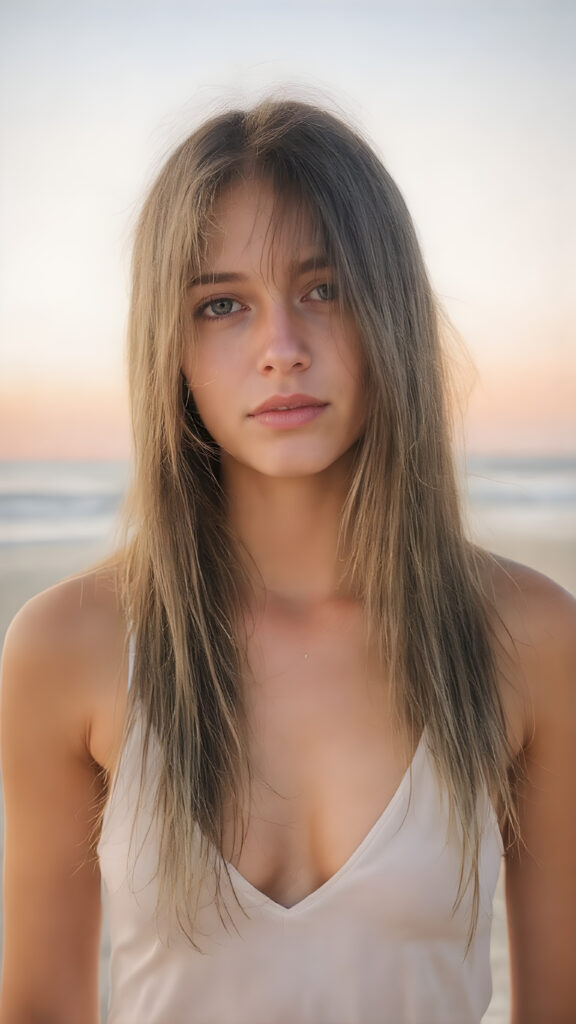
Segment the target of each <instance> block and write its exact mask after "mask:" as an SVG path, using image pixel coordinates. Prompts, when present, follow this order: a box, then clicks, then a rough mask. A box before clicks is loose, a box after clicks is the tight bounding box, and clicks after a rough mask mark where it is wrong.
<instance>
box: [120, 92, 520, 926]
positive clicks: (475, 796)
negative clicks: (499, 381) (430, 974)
mask: <svg viewBox="0 0 576 1024" xmlns="http://www.w3.org/2000/svg"><path fill="white" fill-rule="evenodd" d="M242 180H244V181H245V180H251V181H261V182H265V183H266V184H267V185H269V186H271V187H272V190H273V194H274V195H275V197H276V198H277V203H278V211H279V213H278V216H279V218H281V217H282V216H285V214H286V210H288V211H290V210H292V211H293V212H300V214H302V211H305V216H306V217H307V218H309V219H310V220H311V222H312V224H313V226H314V228H315V229H316V231H317V232H318V234H319V236H320V238H321V239H322V243H323V246H324V248H325V250H326V253H327V255H328V258H329V260H330V262H331V263H332V265H333V266H334V268H335V272H336V278H337V288H338V295H339V296H340V301H341V302H342V304H343V306H345V307H346V310H347V312H348V313H349V314H351V315H352V317H353V320H354V321H355V324H356V326H357V329H358V333H359V336H360V339H361V344H362V347H363V351H364V358H365V365H366V399H367V408H368V415H367V420H366V427H365V431H364V433H363V436H362V437H361V439H360V440H359V441H358V442H357V444H356V447H355V453H354V466H353V471H352V479H351V484H350V489H349V493H348V497H347V500H346V503H345V507H344V509H343V518H342V530H341V546H342V551H343V552H346V558H347V572H348V576H349V579H350V580H351V581H352V583H353V586H354V591H355V593H356V594H357V595H358V599H359V600H360V601H361V603H362V605H363V608H364V611H365V617H366V622H367V625H368V628H369V631H370V635H371V636H372V638H373V639H374V640H375V642H376V643H377V644H378V649H379V652H380V655H381V660H382V664H383V665H385V666H386V675H387V677H388V678H389V679H390V682H391V685H392V688H393V695H394V706H395V709H396V713H397V716H398V723H399V725H400V726H402V728H404V729H405V730H406V733H407V735H409V736H410V737H411V739H412V741H415V740H416V738H417V737H418V735H419V734H420V733H421V732H422V730H423V729H426V735H427V742H428V744H429V747H430V749H431V752H432V755H433V757H434V760H435V763H436V766H437V770H438V773H439V776H440V778H441V780H442V782H443V785H444V787H445V790H446V793H447V796H448V801H449V807H450V814H451V819H452V820H453V821H454V822H456V823H457V825H458V826H459V835H460V837H461V851H462V860H461V875H460V885H459V890H458V898H457V903H456V905H457V904H458V902H459V901H460V900H461V899H462V895H463V893H464V890H465V888H466V887H467V886H468V884H470V883H471V884H472V885H473V893H474V898H473V902H472V913H471V922H470V936H471V935H472V934H473V929H474V926H475V922H476V920H477V914H478V895H479V890H478V885H479V883H478V861H479V844H480V830H481V825H480V822H479V806H480V801H481V799H482V796H483V794H485V793H486V792H488V794H489V795H490V797H491V799H492V800H494V801H495V802H496V803H498V805H499V806H500V808H502V812H503V815H504V816H506V817H507V818H508V819H509V820H510V821H511V822H512V823H514V822H515V812H514V801H513V795H512V788H511V784H510V780H509V764H510V749H509V745H508V741H507V736H506V725H505V719H504V714H503V708H502V703H501V699H500V694H499V687H498V682H497V667H496V654H495V642H494V635H493V630H492V625H491V614H492V612H491V607H490V601H489V600H488V598H487V597H486V596H485V586H484V583H483V579H484V578H485V576H486V571H485V570H486V559H487V558H488V556H486V555H485V554H483V553H482V552H479V551H478V550H477V549H476V548H475V547H474V546H473V545H472V544H471V543H470V542H469V541H468V540H467V539H466V536H465V532H464V529H463V526H462V516H461V511H460V507H459V497H458V489H457V484H456V477H455V471H454V466H453V455H452V450H451V449H452V446H451V439H450V426H449V415H448V409H447V394H448V381H447V375H446V370H445V362H444V358H443V353H442V346H441V343H440V338H439V316H438V310H437V307H436V303H435V300H434V297H433V294H432V290H431V287H430V284H429V281H428V278H427V274H426V270H425V267H424V263H423V259H422V256H421V253H420V249H419V246H418V243H417V239H416V235H415V231H414V228H413V225H412V222H411V218H410V215H409V213H408V211H407V208H406V205H405V203H404V200H403V199H402V196H401V194H400V192H399V190H398V188H397V187H396V185H395V184H394V182H393V180H392V179H391V177H390V175H389V174H388V173H387V171H386V170H385V168H384V167H383V165H382V163H381V161H380V160H379V158H378V157H377V156H376V154H375V153H374V151H373V150H372V148H371V147H370V146H369V145H368V144H367V143H366V142H365V141H364V139H363V138H362V137H361V136H360V134H359V133H358V132H357V131H356V130H354V129H353V128H351V127H349V126H348V125H346V124H345V123H343V121H342V120H340V119H339V118H336V117H335V116H333V115H332V114H331V113H328V112H326V111H325V110H322V109H319V108H317V107H315V106H312V105H309V104H305V103H300V102H295V101H272V100H270V101H266V102H263V103H260V104H259V105H258V106H257V107H255V108H254V109H251V110H248V111H239V110H234V111H231V112H227V113H224V114H221V115H219V116H217V117H214V118H213V119H211V120H209V121H208V122H206V123H205V124H203V125H202V126H201V127H200V128H199V129H198V130H197V131H196V132H195V133H194V134H193V135H191V136H190V137H189V138H188V139H186V141H185V142H183V143H182V144H181V145H180V146H179V147H178V148H177V149H176V151H175V152H174V153H173V154H172V156H171V157H170V158H169V159H168V161H167V163H166V164H165V166H164V168H163V169H162V171H161V173H160V175H159V177H158V178H157V180H156V182H155V184H154V185H153V187H152V189H151V191H150V193H149V195H148V198H147V200H146V202H145V204H144V207H143V210H142V213H141V216H140V220H139V223H138V227H137V231H136V237H135V245H134V256H133V285H132V304H131V313H130V321H129V374H130V388H131V396H132V414H133V433H134V459H135V472H134V481H135V482H134V486H133V489H132V493H131V495H130V497H129V501H128V503H127V509H126V523H127V528H128V531H129V532H128V537H129V541H128V545H127V548H126V552H125V557H124V560H123V563H122V565H123V580H124V593H125V600H126V608H127V617H128V620H129V622H130V627H131V631H132V634H133V638H134V642H135V650H136V656H135V663H134V670H133V684H132V688H131V696H130V701H131V704H130V714H129V717H128V726H127V731H128V732H129V730H130V729H131V728H132V727H133V725H134V721H135V719H136V716H137V715H138V716H139V718H140V720H141V721H142V722H143V726H144V749H143V761H142V764H143V766H144V765H145V764H146V762H147V757H148V754H149V750H150V746H151V744H153V745H154V749H155V750H156V752H157V754H158V757H157V773H156V779H155V791H154V793H155V796H154V799H155V804H154V807H155V820H156V822H157V826H158V835H159V852H158V858H159V859H158V878H159V883H160V887H159V900H160V901H161V902H163V903H165V904H170V905H171V906H172V908H173V909H174V911H175V913H176V915H177V918H178V921H179V923H180V926H181V927H182V928H183V930H184V931H185V932H186V934H187V935H188V937H189V938H190V940H191V941H192V942H193V943H194V941H195V939H194V918H195V901H194V899H193V898H192V896H191V894H193V893H194V892H196V893H197V892H198V891H199V884H200V882H201V880H202V878H203V877H204V875H205V872H206V871H208V870H210V869H212V868H213V869H216V871H217V873H218V870H219V869H220V868H221V867H222V865H223V864H224V866H225V862H224V859H223V857H218V856H216V857H215V856H214V855H215V854H216V855H218V854H221V853H222V845H223V829H224V821H225V811H226V809H228V811H229V810H230V808H232V810H233V812H234V814H233V821H234V838H235V839H236V836H237V834H238V833H242V829H243V825H245V811H246V794H247V793H248V792H249V787H250V765H249V764H248V760H247V754H246V751H247V743H246V730H247V722H246V713H245V708H244V703H243V699H242V686H241V685H240V681H241V679H242V677H243V673H245V671H246V670H247V666H246V664H245V658H246V656H245V643H244V638H243V636H242V632H241V630H240V628H239V622H240V621H241V614H240V612H241V608H242V601H243V595H244V593H245V587H246V585H247V581H246V580H245V579H244V576H243V571H242V566H241V562H240V560H239V558H238V556H237V551H236V547H235V544H234V538H233V537H232V536H231V534H230V531H229V528H228V523H227V519H226V508H225V495H224V494H223V491H222V487H221V483H220V473H219V455H218V449H217V446H216V445H215V444H214V442H213V441H212V439H211V437H210V436H209V434H208V433H207V431H206V430H205V428H204V426H203V424H202V421H201V420H200V418H199V416H198V414H197V412H196V409H195V407H194V403H193V399H192V397H191V395H190V394H189V393H188V390H187V388H186V386H185V383H184V381H183V378H182V372H181V365H182V358H183V352H184V344H185V334H186V322H185V312H184V308H185V299H186V295H187V291H188V289H189V286H190V282H191V280H192V279H193V278H194V277H196V276H197V275H198V274H200V273H201V272H202V270H203V268H204V266H205V260H206V255H207V251H208V250H207V246H208V240H209V236H210V228H211V225H212V224H213V221H214V215H215V205H216V203H217V202H218V199H219V197H221V196H222V195H223V193H224V192H225V191H226V190H227V189H229V188H230V187H232V186H233V185H234V184H235V183H237V182H239V181H242ZM188 334H189V332H188ZM142 779H143V780H144V774H143V775H142ZM241 841H242V835H240V842H241ZM216 901H217V904H218V907H219V910H220V913H221V916H222V914H223V912H224V911H223V903H222V900H221V890H220V876H219V875H218V874H217V887H216Z"/></svg>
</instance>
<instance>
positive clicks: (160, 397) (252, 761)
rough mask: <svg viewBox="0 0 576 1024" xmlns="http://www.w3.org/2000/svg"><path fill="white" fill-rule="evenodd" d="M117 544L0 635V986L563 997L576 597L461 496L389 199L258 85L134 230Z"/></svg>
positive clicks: (312, 1004) (89, 1017)
mask: <svg viewBox="0 0 576 1024" xmlns="http://www.w3.org/2000/svg"><path fill="white" fill-rule="evenodd" d="M129 335H130V342H129V343H130V378H131V389H132V401H133V422H134V438H135V454H134V458H135V482H134V487H133V490H132V494H131V497H130V501H129V505H128V511H127V522H128V526H129V529H128V533H127V540H126V545H125V547H124V548H123V549H122V551H121V552H120V553H119V554H118V555H117V557H116V558H115V559H114V560H113V561H112V562H111V563H109V564H108V565H106V566H104V567H99V568H97V569H95V570H93V571H91V572H88V573H86V574H84V575H82V576H80V577H78V578H75V579H72V580H69V581H67V582H64V583H62V584H61V585H59V586H57V587H55V588H53V589H51V590H50V591H48V592H46V593H45V594H43V595H40V596H39V597H38V598H36V599H34V600H33V601H31V602H29V604H28V605H26V606H25V608H24V609H23V610H22V612H21V613H20V614H19V616H17V618H16V620H15V622H14V623H13V625H12V627H11V631H10V634H9V638H8V640H7V643H6V649H5V658H4V681H3V695H2V748H3V771H4V786H5V794H6V822H7V826H6V862H5V882H6V928H5V960H4V975H3V990H2V1002H1V1009H0V1021H1V1022H2V1024H32V1022H42V1024H48V1022H58V1024H80V1022H81V1024H92V1022H95V1021H97V1019H98V1010H97V1003H98V997H97V991H98V984H97V974H98V943H99V932H100V871H101V872H102V876H103V879H104V882H105V885H106V888H107V891H108V898H109V904H110V921H111V937H112V972H111V1004H110V1012H109V1017H108V1020H109V1021H110V1024H274V1022H281V1024H300V1022H302V1024H304V1022H306V1024H353V1022H354V1024H381V1022H383V1021H386V1022H390V1024H403V1022H406V1024H468V1022H478V1021H480V1019H481V1017H482V1015H483V1013H484V1011H485V1010H486V1007H487V1005H488V1002H489V999H490V987H491V986H490V971H489V933H490V917H491V903H492V896H493V892H494V887H495V884H496V879H497V875H498V871H499V866H500V860H501V855H502V852H504V853H505V856H506V885H507V901H508V912H509V928H510V945H511V967H512V978H511V986H512V1004H513V1010H512V1019H513V1021H514V1024H568V1022H570V1021H574V1020H575V1019H576V980H575V979H576V972H575V971H574V969H573V963H572V958H573V954H574V949H576V915H575V913H574V908H575V907H576V870H575V868H576V864H575V861H576V849H575V848H576V834H575V833H576V824H575V808H576V771H575V767H576V765H575V761H576V713H575V700H574V671H575V667H576V641H575V630H574V625H575V623H576V614H575V609H574V602H573V601H572V599H571V598H570V597H569V595H567V594H566V593H565V592H564V591H562V590H561V589H560V588H558V587H557V586H555V585H554V584H553V583H551V582H550V581H549V580H547V579H545V578H543V577H541V576H539V575H538V574H536V573H534V572H532V571H530V570H528V569H525V568H522V567H520V566H517V565H512V564H504V563H502V562H501V561H500V560H496V559H494V558H492V557H490V556H489V555H488V554H487V553H485V552H482V551H479V550H478V549H476V548H475V547H474V546H473V545H472V544H471V543H469V541H468V540H466V537H465V534H464V532H463V528H462V522H461V517H460V511H459V507H458V498H457V491H456V486H455V480H454V472H453V467H452V461H451V454H450V448H449V438H448V427H447V411H446V383H445V371H444V367H443V361H442V355H441V349H440V343H439V331H438V316H437V310H436V308H435V304H434V299H433V296H432V293H431V290H430V286H429V283H428V281H427V277H426V273H425V270H424V266H423V262H422V258H421V255H420V253H419V249H418V245H417V242H416V239H415V235H414V231H413V228H412V225H411V221H410V218H409V215H408V213H407V211H406V208H405V206H404V203H403V200H402V198H401V196H400V195H399V192H398V190H397V188H396V187H395V185H394V183H393V182H392V181H391V179H390V177H389V176H388V174H387V173H386V171H385V170H384V168H383V167H382V165H381V163H380V162H379V160H378V158H377V157H376V156H375V154H374V153H373V152H372V150H371V149H370V148H369V147H368V146H367V144H366V143H365V142H364V141H363V140H362V139H361V138H360V137H359V136H358V134H357V133H356V132H355V131H353V130H352V129H350V128H349V127H347V126H345V125H344V124H342V123H341V122H340V121H339V120H337V119H335V118H334V117H333V116H332V115H330V114H328V113H326V112H324V111H321V110H319V109H316V108H314V107H312V106H308V105H305V104H300V103H293V102H267V103H264V104H261V105H259V106H258V107H257V108H256V109H254V110H252V111H249V112H247V113H245V112H232V113H227V114H224V115H222V116H219V117H217V118H215V119H213V120H211V121H209V122H208V123H206V124H204V125H203V126H202V127H201V128H200V129H199V130H198V131H197V132H195V134H194V135H192V136H191V137H190V138H189V139H188V140H187V141H186V142H184V143H183V145H181V146H180V147H179V149H178V150H177V151H176V152H175V153H174V154H173V155H172V157H171V158H170V159H169V160H168V162H167V164H166V166H165V167H164V169H163V170H162V172H161V174H160V176H159V178H158V180H157V181H156V184H155V185H154V187H153V189H152V191H151V193H150V195H149V197H148V199H147V202H146V204H145V206H144V209H143V212H142V215H141V218H140V222H139V226H138V229H137V235H136V241H135V250H134V280H133V295H132V308H131V321H130V330H129Z"/></svg>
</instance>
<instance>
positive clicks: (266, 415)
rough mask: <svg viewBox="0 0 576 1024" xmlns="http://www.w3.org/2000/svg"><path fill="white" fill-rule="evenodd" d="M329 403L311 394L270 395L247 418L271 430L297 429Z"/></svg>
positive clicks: (317, 415)
mask: <svg viewBox="0 0 576 1024" xmlns="http://www.w3.org/2000/svg"><path fill="white" fill-rule="evenodd" d="M329 404H330V403H329V402H322V401H321V400H320V399H319V398H314V397H313V395H272V397H271V398H267V399H266V401H265V402H262V404H261V405H259V406H258V407H257V408H256V409H254V410H253V411H252V412H251V413H249V414H248V418H249V419H252V420H255V422H256V423H259V424H260V425H261V426H262V427H266V428H271V429H273V430H297V429H298V427H304V426H306V425H307V424H309V423H312V422H313V421H314V420H316V419H317V418H318V417H319V416H321V415H322V413H323V412H324V410H325V409H326V408H328V405H329Z"/></svg>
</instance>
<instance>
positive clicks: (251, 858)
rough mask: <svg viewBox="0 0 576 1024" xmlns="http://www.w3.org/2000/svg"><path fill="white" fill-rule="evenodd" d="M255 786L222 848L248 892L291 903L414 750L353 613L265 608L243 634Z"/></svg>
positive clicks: (323, 873)
mask: <svg viewBox="0 0 576 1024" xmlns="http://www.w3.org/2000/svg"><path fill="white" fill-rule="evenodd" d="M248 656H249V657H248V660H249V665H250V671H249V672H248V673H247V676H246V679H245V681H244V683H245V699H246V707H247V715H248V744H249V759H250V765H251V769H252V784H251V791H250V794H249V800H248V802H247V814H246V820H245V826H246V834H245V839H244V843H243V845H242V848H241V849H240V850H239V849H238V844H236V847H234V841H233V830H232V827H231V824H230V823H229V822H228V823H227V825H226V827H225V830H224V847H223V854H224V857H225V859H226V860H228V861H229V862H230V863H232V864H233V866H234V867H235V868H236V869H237V871H238V872H239V873H240V874H241V875H242V876H243V878H244V879H246V880H247V881H248V882H249V883H250V884H251V885H252V886H253V887H254V888H255V889H258V890H259V891H260V892H263V893H265V894H266V895H267V896H268V897H269V898H270V899H272V900H274V901H275V902H277V903H279V904H281V905H283V906H293V905H294V904H296V903H297V902H299V901H300V900H302V899H303V898H305V897H306V896H308V895H309V894H310V893H312V892H314V891H315V890H317V889H318V888H320V887H321V886H322V885H323V884H324V883H325V882H326V881H327V880H328V879H329V878H331V877H332V876H333V875H334V874H336V872H337V871H339V869H340V868H341V867H342V866H343V865H344V864H345V863H346V862H347V861H348V859H349V858H350V857H351V856H352V854H353V853H354V852H355V850H356V849H357V848H358V846H359V845H360V844H361V842H362V841H363V839H364V838H365V836H366V835H367V834H368V832H369V831H370V829H371V828H372V827H373V825H374V824H375V822H376V821H377V820H378V818H379V817H380V816H381V815H382V812H383V811H384V810H385V808H386V807H387V805H388V804H389V803H390V800H391V799H392V797H393V796H394V793H395V792H396V790H397V788H398V786H399V784H400V782H401V779H402V777H403V775H404V773H405V771H406V768H407V765H408V762H409V760H410V756H411V752H410V751H409V750H408V749H407V747H406V744H403V743H402V742H401V738H400V736H399V734H398V729H397V727H396V725H395V721H394V717H393V714H392V711H391V700H390V692H389V686H388V680H387V677H386V673H385V671H384V670H383V668H382V666H381V665H379V664H378V660H377V658H376V657H375V656H374V652H373V651H372V650H371V649H370V646H369V645H368V644H367V642H366V637H365V635H364V630H363V626H362V622H361V621H360V619H359V617H358V615H356V614H354V613H353V612H351V611H350V610H347V611H346V612H345V613H343V612H342V611H341V610H340V609H339V610H338V611H337V612H334V611H332V612H325V613H324V614H323V615H321V616H319V617H316V618H314V617H310V616H303V617H298V616H288V615H286V614H282V615H280V614H271V613H268V614H266V615H264V616H262V617H261V618H260V619H259V620H258V622H257V623H256V624H255V626H254V627H253V629H252V631H251V633H250V634H249V640H248Z"/></svg>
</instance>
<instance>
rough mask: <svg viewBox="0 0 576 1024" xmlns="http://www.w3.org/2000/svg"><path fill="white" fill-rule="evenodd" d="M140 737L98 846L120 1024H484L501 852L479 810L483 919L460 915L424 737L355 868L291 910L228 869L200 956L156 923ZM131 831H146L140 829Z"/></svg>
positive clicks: (441, 805)
mask: <svg viewBox="0 0 576 1024" xmlns="http://www.w3.org/2000/svg"><path fill="white" fill-rule="evenodd" d="M140 744H141V734H140V731H139V729H138V728H136V729H134V731H133V732H132V734H131V736H130V739H129V741H128V743H127V745H126V747H125V749H124V753H123V756H122V758H121V760H120V764H119V768H118V772H117V776H116V782H115V785H114V787H113V790H112V795H111V799H110V801H109V803H108V805H107V807H106V810H105V813H104V820H103V828H102V834H101V839H100V843H99V847H98V852H99V858H100V865H101V871H102V877H103V880H104V883H105V887H106V890H107V897H108V907H109V921H110V938H111V961H110V971H111V977H110V1005H109V1013H108V1018H107V1021H108V1024H478V1022H479V1021H480V1020H481V1018H482V1015H483V1014H484V1013H485V1011H486V1009H487V1008H488V1004H489V1002H490V997H491V990H492V986H491V977H490V925H491V918H492V899H493V895H494V890H495V887H496V881H497V877H498V871H499V867H500V858H501V855H502V841H501V838H500V832H499V829H498V825H497V821H496V817H495V814H494V811H493V809H492V807H491V805H490V803H489V801H488V799H486V800H485V801H483V806H482V808H481V811H480V813H481V816H482V826H483V828H482V843H481V853H480V879H479V880H480V911H479V919H478V927H477V930H476V933H475V936H474V939H473V942H472V945H471V947H470V949H469V950H468V953H467V954H466V942H467V937H468V926H469V915H470V908H471V902H472V887H471V886H470V887H469V888H468V889H467V890H466V893H465V896H464V899H463V900H462V902H461V903H460V905H459V907H458V909H457V910H456V911H455V912H454V909H453V907H454V902H455V899H456V894H457V890H458V879H459V874H460V848H459V843H458V838H457V835H456V834H452V835H450V833H449V828H448V813H447V801H446V798H445V795H444V794H443V792H442V789H441V787H440V785H439V781H438V776H437V774H436V772H435V769H434V762H433V759H432V756H431V754H430V752H429V750H428V747H427V744H426V738H425V734H424V735H423V737H422V739H421V740H420V743H419V745H418V748H417V750H416V753H415V755H414V758H413V761H412V764H411V765H410V768H409V769H408V771H407V772H406V774H405V776H404V778H403V779H402V781H401V783H400V785H399V787H398V789H397V791H396V793H395V795H394V797H393V798H392V800H391V801H390V803H389V804H388V806H387V807H386V808H385V810H384V811H383V812H382V814H381V815H380V817H379V818H378V820H377V821H376V822H375V824H374V825H373V827H372V828H371V830H370V832H369V833H368V835H367V836H366V837H365V838H364V840H363V841H362V842H361V843H360V845H359V846H358V847H357V849H356V850H355V852H354V853H353V854H352V856H351V857H350V858H349V859H348V860H347V861H346V863H345V864H344V865H343V866H342V867H341V868H340V870H339V871H338V872H337V873H336V874H335V875H333V876H332V878H330V879H329V880H328V881H327V882H326V883H325V884H324V885H322V886H321V887H320V888H319V889H317V890H316V891H315V892H313V893H311V894H310V895H309V896H307V897H306V898H305V899H303V900H301V901H300V902H299V903H297V904H296V905H295V906H293V907H290V908H289V909H287V908H285V907H283V906H280V905H279V904H277V903H275V902H274V901H273V900H271V899H269V898H268V897H267V896H265V895H263V894H262V893H260V892H259V891H258V890H257V889H255V888H254V886H252V885H251V884H250V883H249V882H248V881H247V880H246V879H245V878H243V877H242V875H240V873H239V872H238V871H237V870H236V869H235V868H234V867H233V866H232V865H229V871H230V876H231V880H232V883H233V885H234V889H235V891H236V893H237V896H238V897H239V899H240V902H241V904H242V906H243V908H244V910H245V911H246V913H242V911H241V910H240V909H239V908H238V907H237V904H236V902H235V900H234V896H233V893H232V892H231V890H230V885H229V883H228V881H227V879H226V875H225V873H223V874H222V886H223V893H224V897H225V902H226V908H227V910H228V911H229V913H230V919H231V921H232V925H230V924H228V926H227V928H225V927H224V925H223V924H222V922H221V920H220V918H219V916H218V912H217V909H216V907H215V905H214V902H213V898H212V896H213V880H212V884H211V883H210V882H209V881H207V882H206V884H205V885H204V888H203V889H202V891H201V898H200V905H199V912H198V916H197V918H196V921H197V932H196V933H195V936H196V941H197V943H198V944H199V945H200V946H201V952H199V951H197V950H196V949H194V947H193V946H192V945H191V944H190V942H189V941H188V940H187V939H186V938H185V936H184V935H183V934H182V933H181V932H180V930H179V929H178V928H177V927H176V926H174V927H172V928H169V927H168V926H167V925H165V924H163V921H162V918H161V916H160V917H159V915H158V914H157V912H156V897H157V883H156V880H155V868H156V863H157V861H156V850H157V846H156V842H155V832H154V819H153V815H152V814H151V811H150V805H148V806H146V802H145V803H144V806H143V807H142V810H141V813H140V814H139V816H138V820H137V821H136V822H135V823H134V808H135V806H136V799H137V794H138V785H139V759H140V753H141V746H140ZM133 826H134V828H133Z"/></svg>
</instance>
